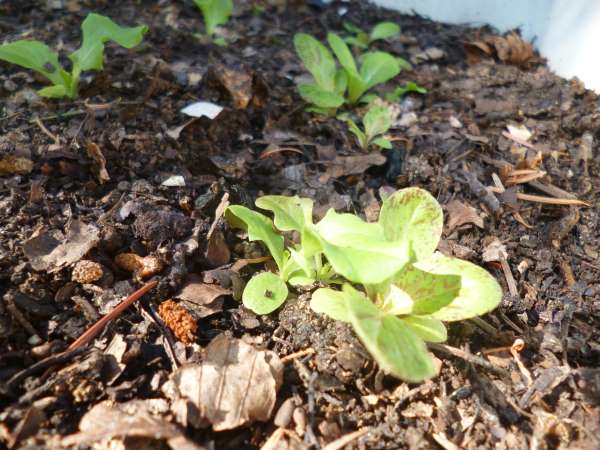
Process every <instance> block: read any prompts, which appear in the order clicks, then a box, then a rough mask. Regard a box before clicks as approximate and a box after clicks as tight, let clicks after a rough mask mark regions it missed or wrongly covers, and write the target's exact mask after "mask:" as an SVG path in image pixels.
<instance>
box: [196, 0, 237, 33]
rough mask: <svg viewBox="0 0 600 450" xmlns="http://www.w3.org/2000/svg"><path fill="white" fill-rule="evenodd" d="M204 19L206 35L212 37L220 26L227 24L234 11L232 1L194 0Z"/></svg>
mask: <svg viewBox="0 0 600 450" xmlns="http://www.w3.org/2000/svg"><path fill="white" fill-rule="evenodd" d="M194 3H195V4H196V6H197V7H198V8H200V11H202V16H203V17H204V26H205V27H206V34H207V35H209V36H212V35H213V34H214V33H215V29H216V28H217V27H218V26H219V25H223V24H225V23H227V21H228V20H229V16H231V12H232V11H233V2H232V0H194Z"/></svg>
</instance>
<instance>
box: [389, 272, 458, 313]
mask: <svg viewBox="0 0 600 450" xmlns="http://www.w3.org/2000/svg"><path fill="white" fill-rule="evenodd" d="M394 284H395V286H396V287H397V288H399V289H402V291H404V292H406V293H407V294H408V295H409V296H410V298H411V299H412V301H413V309H412V311H411V313H412V314H432V313H434V312H436V311H438V310H439V309H441V308H443V307H444V306H446V305H449V304H450V303H451V302H452V301H453V300H454V299H455V298H456V297H457V296H458V294H459V292H460V286H461V278H460V276H458V275H436V274H433V273H429V272H425V271H423V270H419V269H417V268H416V267H415V266H414V265H409V266H407V267H405V268H404V270H403V271H402V272H400V273H398V274H397V275H396V277H395V279H394Z"/></svg>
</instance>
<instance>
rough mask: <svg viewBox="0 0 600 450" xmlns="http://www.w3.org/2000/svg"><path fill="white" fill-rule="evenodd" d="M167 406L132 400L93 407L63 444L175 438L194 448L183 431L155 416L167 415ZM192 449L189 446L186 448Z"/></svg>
mask: <svg viewBox="0 0 600 450" xmlns="http://www.w3.org/2000/svg"><path fill="white" fill-rule="evenodd" d="M167 409H168V405H167V402H166V400H164V399H148V400H131V401H129V402H125V403H113V402H111V401H108V400H107V401H103V402H100V403H98V404H96V405H94V406H93V407H92V409H90V410H89V411H88V412H87V413H86V414H85V415H84V416H83V417H82V419H81V421H80V422H79V430H80V431H79V432H78V433H74V434H71V435H68V436H66V437H64V438H63V439H62V441H61V445H62V446H64V447H67V448H73V447H76V446H81V445H91V444H93V443H94V442H99V441H106V440H110V439H112V438H114V437H146V438H151V439H156V440H162V439H166V440H167V441H168V443H169V442H170V441H171V439H173V445H171V443H170V444H169V445H170V447H171V448H173V449H176V448H179V447H176V446H175V445H176V444H175V443H177V442H178V440H180V439H182V438H183V439H184V440H185V442H186V444H188V445H194V447H191V448H198V447H197V446H195V444H193V442H191V441H189V440H188V439H186V438H185V436H184V435H183V431H182V430H181V429H180V428H179V427H178V426H177V425H174V424H172V423H169V422H168V421H167V420H166V419H164V418H162V417H160V416H158V415H155V414H153V411H157V412H160V413H164V412H166V411H167ZM187 448H190V447H187Z"/></svg>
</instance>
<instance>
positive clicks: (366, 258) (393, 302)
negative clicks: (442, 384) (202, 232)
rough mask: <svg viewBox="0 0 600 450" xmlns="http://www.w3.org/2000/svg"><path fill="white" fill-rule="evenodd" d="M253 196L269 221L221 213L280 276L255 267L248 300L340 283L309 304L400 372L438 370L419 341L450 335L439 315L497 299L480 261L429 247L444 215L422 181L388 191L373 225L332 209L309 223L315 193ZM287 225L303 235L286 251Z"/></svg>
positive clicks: (409, 376) (417, 374)
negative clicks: (255, 243) (264, 252)
mask: <svg viewBox="0 0 600 450" xmlns="http://www.w3.org/2000/svg"><path fill="white" fill-rule="evenodd" d="M256 204H257V206H258V207H260V208H263V209H266V210H269V211H272V212H273V215H274V221H271V219H269V218H268V217H267V216H265V215H263V214H260V213H258V212H255V211H252V210H250V209H248V208H245V207H243V206H239V205H234V206H230V207H229V208H228V209H227V211H226V217H227V218H228V220H229V222H230V224H231V225H232V226H234V227H240V228H243V229H245V230H246V231H247V232H248V238H249V239H250V240H259V241H262V242H263V243H264V244H265V245H266V247H267V248H268V250H269V251H270V252H271V256H272V257H273V259H274V260H275V263H276V265H277V267H278V269H279V274H275V273H272V272H262V273H259V274H258V275H255V276H254V277H253V278H252V279H251V280H250V281H249V282H248V284H247V285H246V288H245V289H244V292H243V295H242V300H243V302H244V305H245V306H246V307H248V308H249V309H251V310H253V311H254V312H256V313H257V314H268V313H270V312H272V311H274V310H275V309H277V308H278V307H279V306H281V305H282V304H283V302H284V301H285V300H286V298H287V296H288V288H287V285H286V282H287V283H289V284H292V285H295V284H296V285H300V284H302V285H306V284H311V283H313V282H314V281H319V282H320V283H322V284H332V283H336V284H343V287H342V290H336V289H332V288H331V287H322V288H319V289H317V290H316V291H315V292H314V293H313V294H312V299H311V302H310V306H311V308H312V309H313V310H314V311H315V312H318V313H323V314H326V315H327V316H329V317H330V318H332V319H334V320H340V321H344V322H348V323H350V324H351V325H352V327H353V328H354V330H355V332H356V334H357V335H358V337H359V338H360V339H361V341H362V342H363V344H364V346H365V347H366V348H367V350H368V351H369V352H370V353H371V355H372V356H373V357H374V359H375V360H376V361H377V362H378V364H379V365H380V367H381V368H382V369H384V370H385V371H386V372H388V373H390V374H392V375H394V376H397V377H398V378H401V379H403V380H407V381H412V382H417V381H422V380H424V379H426V378H429V377H431V376H433V375H434V374H435V368H434V364H433V359H432V358H431V356H430V355H429V353H428V352H427V347H426V344H425V342H443V341H445V340H446V339H447V333H446V327H445V326H444V323H443V322H452V321H457V320H463V319H467V318H471V317H475V316H478V315H481V314H485V313H486V312H488V311H490V310H492V309H494V308H495V307H496V306H497V305H498V303H499V302H500V300H501V298H502V290H501V288H500V286H499V285H498V283H497V282H496V280H495V279H494V278H493V277H492V276H491V275H490V274H489V273H488V272H486V271H485V270H484V269H482V268H480V267H478V266H476V265H474V264H472V263H470V262H467V261H463V260H460V259H456V258H451V257H448V256H444V255H442V254H441V253H438V252H436V251H435V249H436V247H437V245H438V242H439V240H440V237H441V234H442V226H443V214H442V209H441V207H440V205H439V204H438V202H437V201H436V200H435V199H434V198H433V197H432V196H431V194H429V193H428V192H427V191H425V190H423V189H419V188H408V189H403V190H401V191H398V192H396V193H394V194H392V195H391V196H389V197H388V198H386V199H385V200H384V202H383V205H382V207H381V212H380V216H379V220H378V222H376V223H367V222H365V221H363V220H362V219H361V218H359V217H358V216H355V215H353V214H339V213H337V212H335V211H334V210H333V209H330V210H329V211H328V212H327V214H326V215H325V217H324V218H323V219H321V221H319V222H318V223H316V224H313V222H312V206H313V202H312V200H310V199H305V198H299V197H284V196H266V197H261V198H259V199H258V200H257V201H256ZM289 231H295V232H296V234H297V235H299V236H300V239H301V242H300V244H296V245H293V246H291V247H289V248H288V249H286V248H285V245H284V238H283V236H282V235H281V232H289ZM356 286H360V287H362V289H361V290H359V289H357V288H356Z"/></svg>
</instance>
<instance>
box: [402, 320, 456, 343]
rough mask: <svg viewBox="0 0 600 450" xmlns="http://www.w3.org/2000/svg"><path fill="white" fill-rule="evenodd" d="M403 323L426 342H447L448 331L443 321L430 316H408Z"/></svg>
mask: <svg viewBox="0 0 600 450" xmlns="http://www.w3.org/2000/svg"><path fill="white" fill-rule="evenodd" d="M402 321H403V322H404V323H405V324H406V325H408V326H409V327H410V328H411V329H412V331H413V332H414V333H415V334H416V335H417V336H419V337H420V338H421V339H423V340H424V341H426V342H446V340H447V339H448V331H447V330H446V327H445V326H444V324H443V323H442V321H441V320H438V319H434V318H433V317H428V316H407V317H402Z"/></svg>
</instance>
